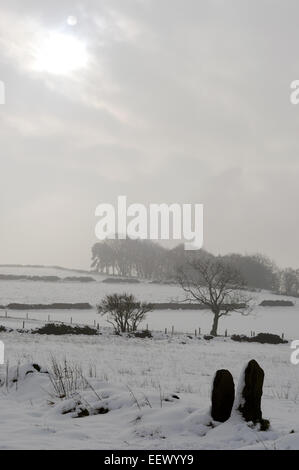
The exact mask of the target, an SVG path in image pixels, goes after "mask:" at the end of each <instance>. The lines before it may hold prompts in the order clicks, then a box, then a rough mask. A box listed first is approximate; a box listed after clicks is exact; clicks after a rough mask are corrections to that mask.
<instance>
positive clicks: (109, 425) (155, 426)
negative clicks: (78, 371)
mask: <svg viewBox="0 0 299 470" xmlns="http://www.w3.org/2000/svg"><path fill="white" fill-rule="evenodd" d="M0 339H1V340H2V341H4V343H5V360H6V361H9V374H8V377H9V381H8V385H7V386H6V385H5V383H4V385H3V386H2V387H1V388H0V392H1V399H0V414H1V422H2V426H1V428H0V448H2V449H15V448H23V449H29V448H35V449H36V448H41V449H53V448H56V449H59V448H60V449H61V448H63V449H102V448H104V449H168V450H171V449H245V448H250V449H252V448H258V449H266V448H267V449H288V448H293V449H299V403H298V401H299V366H294V365H292V364H291V363H290V353H291V350H290V347H289V345H288V344H286V345H278V346H274V345H260V344H253V343H250V344H246V343H235V342H233V341H231V340H230V339H224V338H217V339H214V340H212V341H210V342H209V341H205V340H203V339H201V340H199V339H195V338H193V339H190V338H188V337H186V336H182V335H180V336H174V337H165V335H161V334H160V335H157V336H155V338H154V339H135V338H125V337H118V336H115V335H111V334H108V333H104V334H103V335H101V336H96V337H83V336H78V337H75V336H64V337H57V336H39V335H34V336H33V335H28V334H19V333H2V334H1V335H0ZM51 355H54V356H55V357H56V358H57V359H58V360H63V359H64V358H65V357H67V361H68V362H69V363H73V364H80V365H81V366H82V369H83V373H84V375H85V376H86V377H87V379H88V381H89V383H90V384H91V385H92V389H91V388H90V387H87V388H86V390H83V391H82V390H79V393H78V394H77V395H75V397H74V399H73V400H59V399H58V398H53V390H52V386H51V384H50V381H49V377H48V375H47V374H44V373H38V372H37V371H32V373H29V374H27V375H25V374H26V370H27V369H26V368H25V369H24V368H22V367H20V368H19V369H18V368H16V367H14V366H16V365H17V363H18V362H19V363H20V364H26V363H27V364H28V363H33V362H34V363H38V364H40V365H42V366H43V367H44V368H47V367H49V363H50V356H51ZM250 359H256V360H257V361H258V362H259V364H260V365H261V366H262V367H263V369H264V370H265V387H264V396H263V414H264V417H265V418H268V419H270V421H271V429H270V431H268V432H260V431H258V430H257V429H254V428H250V427H249V426H248V425H247V424H246V423H244V422H242V421H241V420H240V418H238V417H237V418H236V417H234V418H232V419H231V420H230V421H229V422H227V423H224V424H220V425H219V424H218V425H217V424H216V423H214V425H213V426H214V427H212V426H210V421H211V420H210V418H209V415H208V412H209V406H210V389H211V382H212V380H213V376H214V373H215V371H216V370H217V369H220V368H228V369H229V370H230V371H231V372H232V374H233V377H234V380H235V383H237V381H238V378H239V376H240V372H241V370H242V368H243V366H244V364H245V363H246V362H247V361H248V360H250ZM0 367H1V369H0V375H1V377H2V378H4V381H5V376H6V366H5V365H3V366H0ZM17 370H18V372H17ZM31 370H32V368H31ZM13 375H15V376H18V377H19V380H18V381H17V382H13V381H12V380H11V379H12V378H13ZM93 389H94V390H96V394H95V393H94V390H93ZM173 395H176V396H178V397H179V398H180V399H177V398H174V397H173ZM99 397H100V400H99ZM165 398H166V399H167V401H165ZM75 402H76V403H77V405H76V403H75ZM78 402H80V403H82V402H83V403H85V405H86V403H88V406H89V407H91V408H92V409H95V408H96V407H98V408H99V407H103V408H108V409H109V410H110V411H109V412H108V413H106V414H97V415H92V416H86V417H81V418H75V417H72V416H74V413H75V412H74V411H72V412H70V413H67V414H62V412H63V411H67V410H71V409H72V408H76V406H77V407H78V406H79V405H78ZM161 403H162V407H161ZM77 411H78V410H77ZM75 414H76V413H75Z"/></svg>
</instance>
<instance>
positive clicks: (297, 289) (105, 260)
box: [92, 239, 299, 296]
mask: <svg viewBox="0 0 299 470" xmlns="http://www.w3.org/2000/svg"><path fill="white" fill-rule="evenodd" d="M201 258H202V259H203V260H206V259H209V260H212V261H213V260H214V261H223V262H225V264H226V265H230V266H231V267H232V268H234V269H235V270H236V271H238V272H239V273H240V275H241V277H242V279H243V280H244V284H245V285H246V286H248V287H249V288H252V289H266V290H271V291H273V292H276V293H278V294H283V295H291V296H299V269H297V270H295V269H292V268H287V269H284V270H281V269H279V268H278V267H277V265H276V264H275V263H274V262H273V261H272V260H270V259H269V258H268V257H266V256H263V255H261V254H253V255H240V254H236V253H231V254H228V255H224V256H214V255H212V254H211V253H208V252H206V251H205V250H203V249H202V250H199V251H185V250H184V245H183V244H180V245H178V246H176V247H175V248H172V249H168V248H165V247H163V246H161V245H159V244H158V243H155V242H153V241H150V240H132V239H115V240H112V239H107V240H104V241H101V242H97V243H96V244H94V245H93V247H92V269H93V270H94V271H96V272H100V273H102V274H107V275H115V276H121V277H137V278H139V279H145V280H151V281H157V282H176V281H177V278H178V269H181V268H182V267H183V266H186V265H188V264H190V262H192V261H194V260H195V259H196V260H197V261H198V260H200V259H201Z"/></svg>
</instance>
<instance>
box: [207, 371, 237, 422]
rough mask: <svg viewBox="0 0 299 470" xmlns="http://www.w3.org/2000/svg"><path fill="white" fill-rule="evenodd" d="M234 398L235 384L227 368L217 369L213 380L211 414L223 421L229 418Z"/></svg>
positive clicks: (215, 418) (215, 419) (216, 419)
mask: <svg viewBox="0 0 299 470" xmlns="http://www.w3.org/2000/svg"><path fill="white" fill-rule="evenodd" d="M234 399H235V385H234V379H233V377H232V374H231V373H230V372H229V370H226V369H220V370H217V372H216V375H215V377H214V381H213V390H212V409H211V416H212V418H213V420H214V421H219V422H221V423H224V422H225V421H227V420H228V419H229V418H230V415H231V411H232V407H233V403H234Z"/></svg>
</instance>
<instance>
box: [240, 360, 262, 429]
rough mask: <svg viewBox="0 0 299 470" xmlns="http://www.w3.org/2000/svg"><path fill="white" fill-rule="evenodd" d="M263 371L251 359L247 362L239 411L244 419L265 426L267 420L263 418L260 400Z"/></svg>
mask: <svg viewBox="0 0 299 470" xmlns="http://www.w3.org/2000/svg"><path fill="white" fill-rule="evenodd" d="M264 376H265V374H264V371H263V369H262V368H261V367H260V366H259V365H258V363H257V362H256V361H255V360H254V359H253V360H251V361H249V362H248V365H247V367H246V369H245V375H244V387H243V390H242V396H241V404H240V405H239V408H238V409H239V411H240V412H241V414H242V416H243V418H244V419H245V421H252V422H253V423H254V424H257V423H260V424H261V425H262V426H264V425H265V426H266V423H268V424H269V422H268V421H266V420H263V417H262V410H261V400H262V395H263V384H264Z"/></svg>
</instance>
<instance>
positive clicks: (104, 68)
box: [0, 0, 299, 268]
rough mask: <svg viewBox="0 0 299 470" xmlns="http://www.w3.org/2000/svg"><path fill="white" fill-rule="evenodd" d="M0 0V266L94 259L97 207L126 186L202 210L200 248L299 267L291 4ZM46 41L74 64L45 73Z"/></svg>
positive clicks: (297, 38)
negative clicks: (57, 42)
mask: <svg viewBox="0 0 299 470" xmlns="http://www.w3.org/2000/svg"><path fill="white" fill-rule="evenodd" d="M3 3H4V2H1V6H0V79H1V80H2V81H3V82H4V83H5V86H6V104H5V105H1V106H0V121H1V125H0V142H1V154H0V155H1V157H0V216H1V230H0V255H1V256H0V263H40V264H60V265H66V266H70V267H85V268H87V267H89V263H90V249H91V246H92V244H93V243H94V242H95V241H96V238H95V235H94V229H95V224H96V218H95V215H94V212H95V208H96V206H97V205H98V204H99V203H101V202H111V203H114V202H115V201H116V198H117V196H118V195H127V196H128V200H129V202H142V203H150V202H153V203H160V202H166V203H172V202H179V203H180V202H184V203H188V202H193V203H203V204H204V206H205V245H204V246H205V248H206V249H208V250H211V251H212V252H213V253H227V252H232V251H234V252H242V253H245V252H246V253H254V252H262V253H265V254H267V255H269V256H270V257H271V258H273V259H275V261H277V262H278V263H279V264H280V265H281V266H294V267H299V250H298V243H299V220H298V192H299V189H298V181H299V159H298V155H299V132H298V131H299V105H298V106H294V105H291V104H290V99H289V96H290V83H291V81H292V80H295V79H299V56H298V51H297V49H298V47H297V45H298V43H299V28H298V18H299V3H298V1H296V0H294V1H290V0H285V1H283V0H279V1H275V0H269V1H267V0H234V1H230V0H222V1H221V0H217V1H215V0H206V1H200V0H118V1H117V0H82V1H80V2H76V1H74V0H69V1H67V0H51V1H42V2H41V1H40V0H26V1H25V2H24V1H23V0H10V1H9V2H6V3H7V4H6V5H5V6H4V5H3ZM70 15H73V16H76V18H77V25H74V26H70V25H68V23H67V18H68V17H69V16H70ZM51 34H52V35H53V34H54V35H55V34H61V35H66V36H69V35H71V36H72V38H75V39H74V40H76V41H77V44H78V45H79V46H80V45H82V47H83V46H84V53H85V58H84V59H86V61H85V63H84V66H83V65H82V67H78V68H77V69H76V70H72V71H71V72H68V73H65V72H63V71H62V69H63V67H62V68H61V71H60V70H59V67H58V70H55V73H53V70H50V67H49V70H48V69H47V63H45V64H43V65H44V68H42V67H41V62H42V59H41V58H43V57H44V56H45V55H46V54H47V51H46V49H45V44H46V42H45V41H46V39H47V38H48V37H50V36H51ZM73 52H74V51H70V53H73ZM79 52H80V51H79ZM57 54H60V50H59V48H58V50H57ZM58 57H59V55H58ZM62 60H63V57H62ZM63 61H64V60H63ZM45 62H46V59H45ZM65 63H66V65H68V62H67V61H65ZM60 72H61V73H60Z"/></svg>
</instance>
